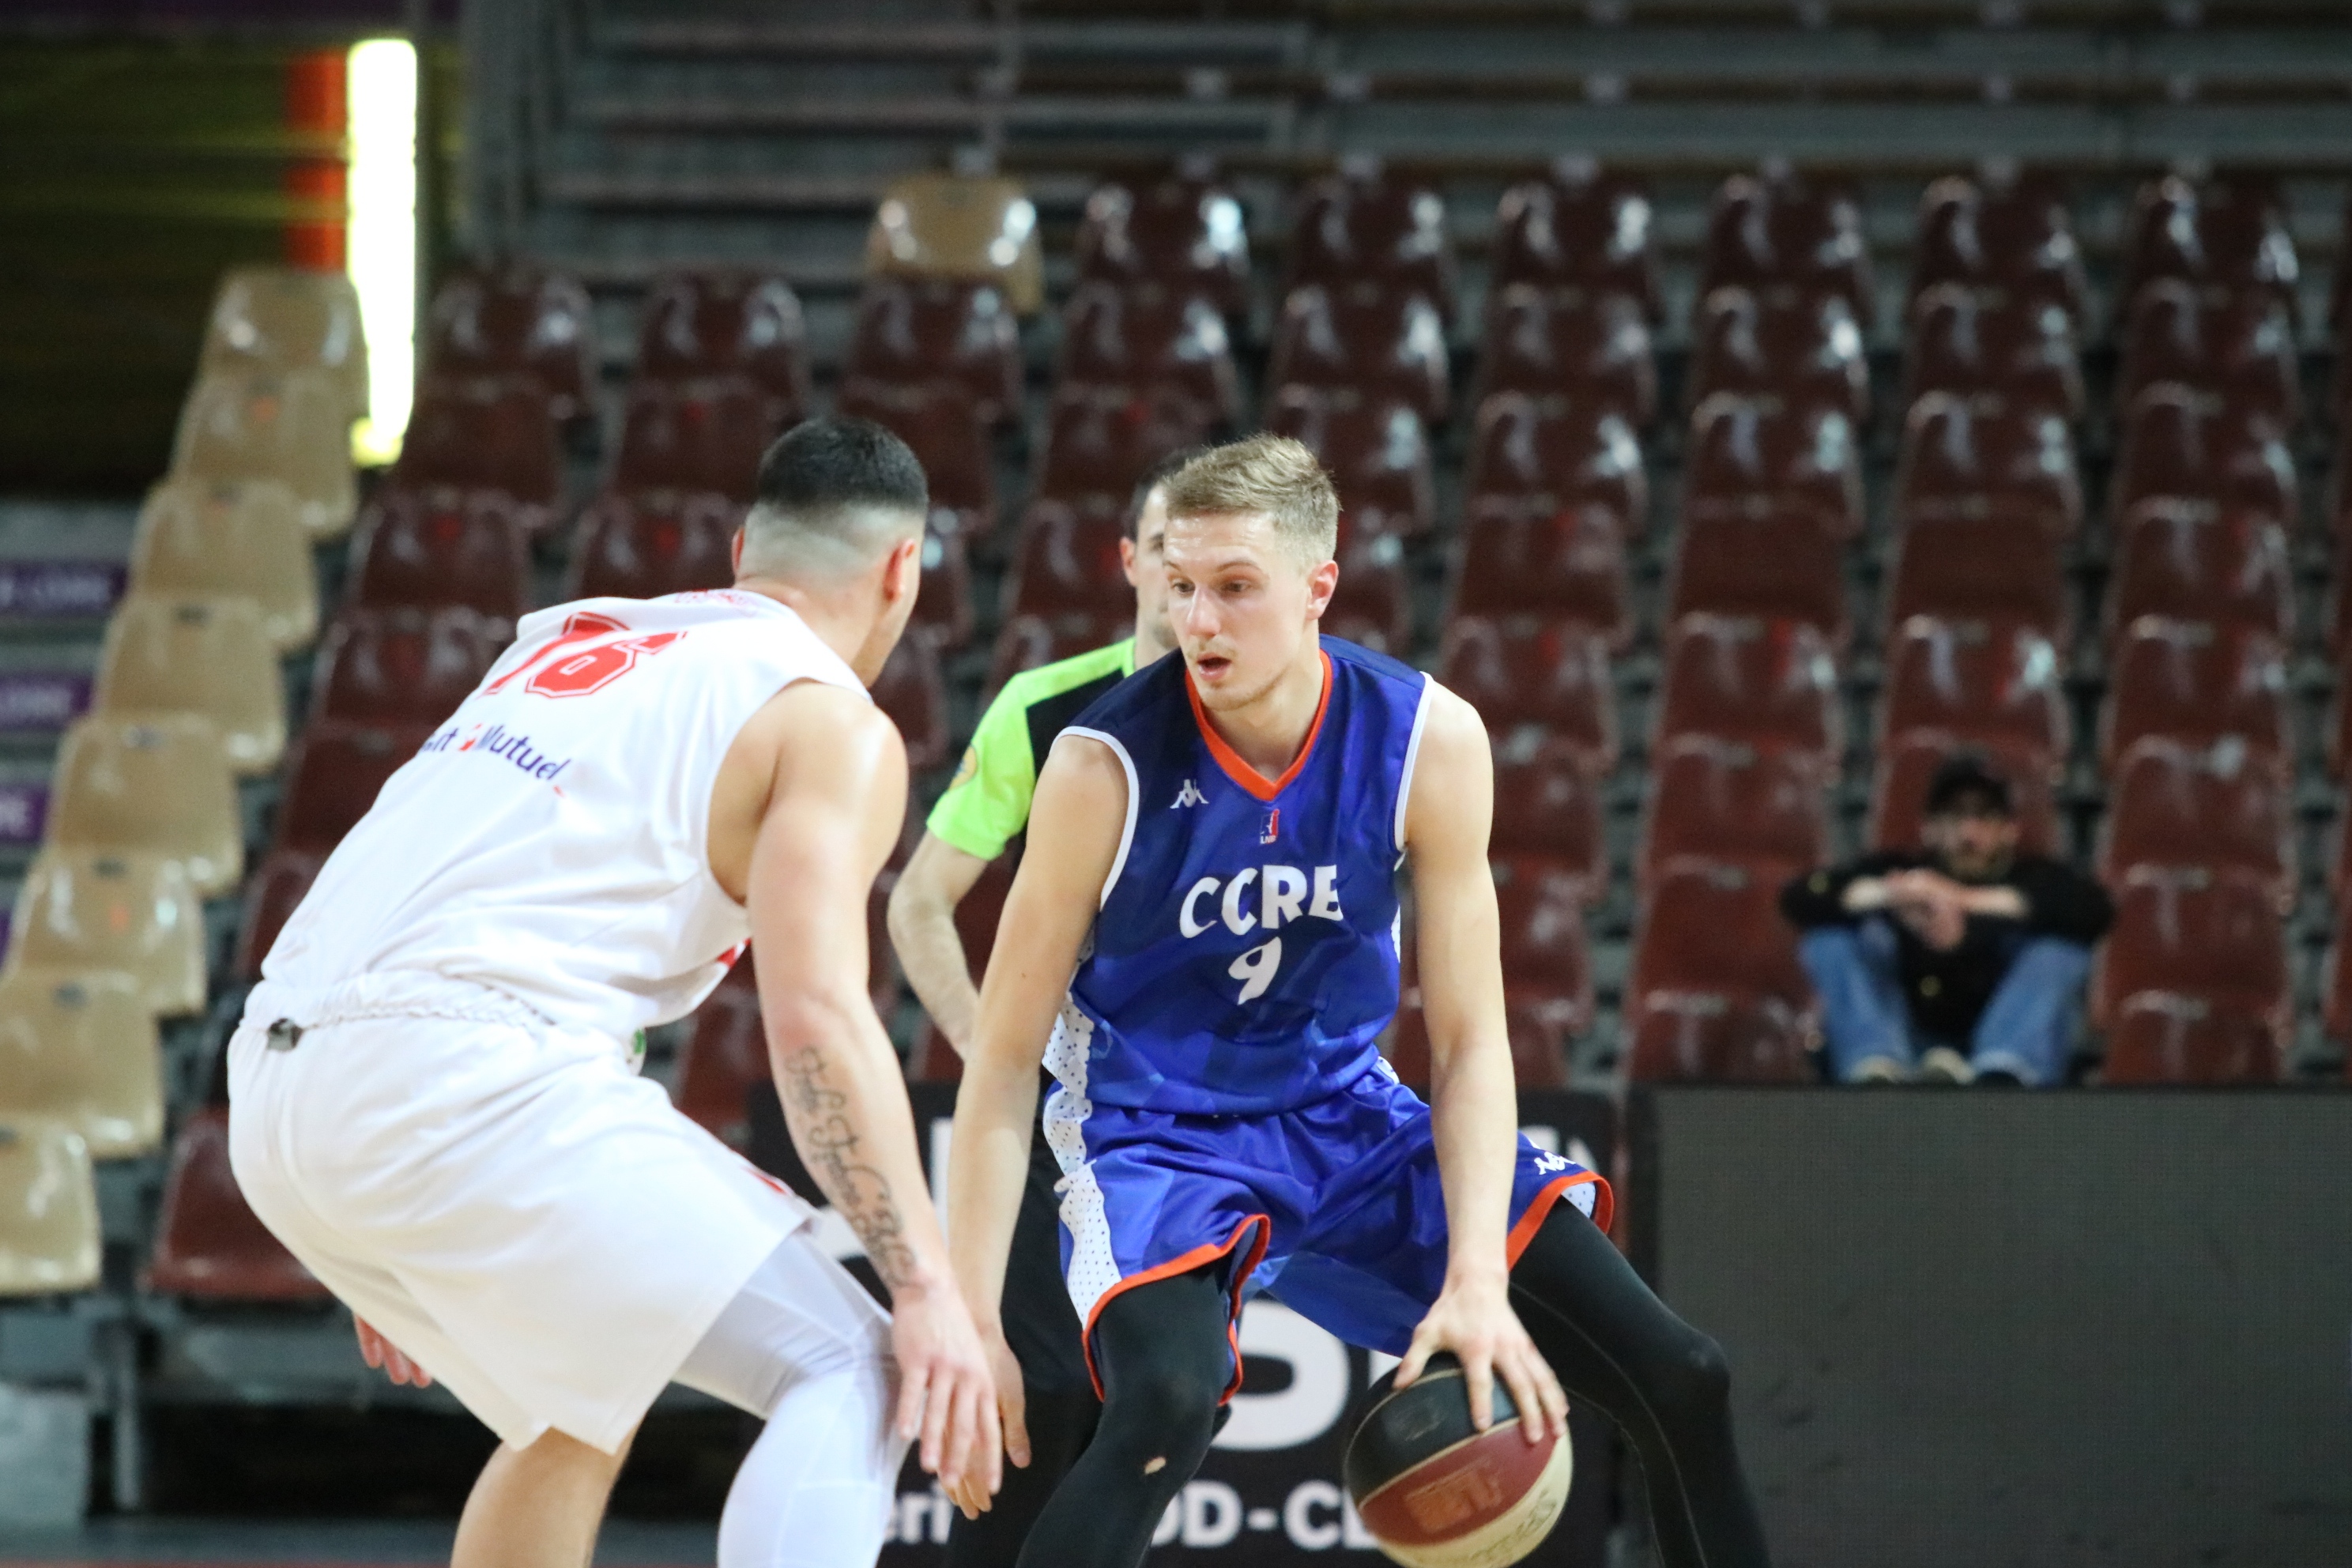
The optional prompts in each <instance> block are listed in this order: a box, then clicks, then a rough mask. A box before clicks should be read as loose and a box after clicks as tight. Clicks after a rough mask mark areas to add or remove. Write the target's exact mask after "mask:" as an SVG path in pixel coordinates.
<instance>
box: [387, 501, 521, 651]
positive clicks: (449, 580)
mask: <svg viewBox="0 0 2352 1568" xmlns="http://www.w3.org/2000/svg"><path fill="white" fill-rule="evenodd" d="M346 581H347V584H348V586H347V588H346V590H345V596H346V598H347V600H348V602H350V603H352V604H354V605H420V606H426V607H430V606H433V605H465V606H467V608H468V609H473V610H478V611H479V612H481V613H482V614H483V615H486V616H495V617H497V618H499V619H500V620H503V621H505V622H507V623H508V624H509V625H511V624H512V623H513V622H515V621H517V620H519V619H520V618H521V617H522V616H524V615H525V614H526V613H527V612H529V610H530V607H531V602H532V594H531V581H530V542H529V530H528V528H527V526H526V524H525V522H524V520H523V518H522V516H521V514H520V512H519V511H518V510H517V509H516V507H515V505H514V503H513V501H512V500H510V499H509V498H508V497H506V496H504V495H501V494H499V492H497V491H494V490H458V489H449V488H448V487H446V486H436V487H434V488H432V489H424V490H409V489H400V488H399V487H397V486H394V485H383V486H379V487H378V488H377V489H376V492H375V494H373V496H370V497H369V498H368V504H367V508H366V510H364V511H362V513H361V514H360V521H359V526H358V527H357V528H356V529H355V530H353V531H352V547H351V563H350V565H349V566H348V567H347V568H346Z"/></svg>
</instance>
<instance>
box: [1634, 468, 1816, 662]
mask: <svg viewBox="0 0 2352 1568" xmlns="http://www.w3.org/2000/svg"><path fill="white" fill-rule="evenodd" d="M1844 555H1845V550H1844V541H1843V539H1842V538H1841V537H1840V533H1839V529H1838V524H1837V523H1836V521H1834V520H1832V519H1830V518H1826V517H1823V516H1822V515H1821V514H1820V513H1818V512H1815V511H1813V510H1811V509H1809V508H1806V507H1804V506H1802V505H1790V506H1788V507H1785V508H1780V507H1773V506H1770V505H1769V503H1768V504H1765V505H1761V506H1759V507H1758V508H1757V509H1756V510H1753V511H1748V510H1741V511H1736V512H1733V511H1722V512H1716V513H1714V514H1712V515H1706V514H1702V515H1700V516H1698V517H1694V518H1692V519H1691V520H1690V521H1688V522H1687V523H1685V526H1684V528H1683V531H1682V538H1681V540H1680V541H1679V542H1678V544H1677V546H1676V549H1675V570H1674V587H1673V591H1672V593H1671V594H1670V595H1669V597H1668V603H1667V608H1666V615H1667V616H1668V617H1669V618H1670V619H1674V620H1679V619H1680V618H1681V617H1682V616H1691V615H1713V616H1771V617H1774V618H1776V619H1780V620H1788V621H1797V622H1801V623H1802V624H1804V625H1806V626H1811V627H1813V628H1814V629H1815V630H1817V631H1819V632H1820V633H1821V634H1822V637H1825V638H1827V639H1828V640H1829V642H1830V644H1831V646H1832V647H1843V645H1844V643H1845V640H1846V632H1847V630H1848V622H1847V619H1846V607H1845V570H1844Z"/></svg>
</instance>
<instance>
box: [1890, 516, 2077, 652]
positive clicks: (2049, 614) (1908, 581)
mask: <svg viewBox="0 0 2352 1568" xmlns="http://www.w3.org/2000/svg"><path fill="white" fill-rule="evenodd" d="M2065 545H2066V542H2065V539H2064V537H2063V535H2061V534H2059V533H2058V532H2056V531H2054V530H2053V528H2052V526H2051V521H2050V519H2049V518H2048V517H2047V516H2041V517H2037V516H2035V515H2033V514H2032V513H2030V512H2019V511H2011V510H2005V509H2003V510H1988V511H1987V512H1986V513H1985V514H1984V515H1982V516H1979V517H1969V516H1949V517H1929V518H1922V519H1918V520H1915V521H1913V522H1912V524H1911V525H1910V526H1909V527H1908V528H1906V529H1905V530H1904V531H1903V532H1902V535H1901V542H1899V544H1898V545H1897V546H1896V553H1895V570H1894V572H1893V573H1892V574H1891V575H1890V577H1889V579H1888V584H1887V593H1886V616H1887V624H1888V625H1889V626H1901V625H1902V624H1903V623H1904V622H1905V621H1906V620H1908V619H1910V618H1911V617H1912V616H1939V617H1942V618H1944V619H1947V620H1984V621H2004V622H2008V623H2011V624H2013V625H2017V626H2031V627H2032V628H2033V629H2034V630H2035V631H2037V632H2040V633H2041V634H2042V636H2043V637H2047V638H2049V639H2050V641H2051V642H2052V643H2053V644H2054V645H2056V646H2058V647H2065V646H2066V645H2067V643H2068V642H2069V640H2070V637H2071V634H2072V632H2073V629H2074V585H2073V584H2071V583H2070V582H2069V581H2068V580H2067V577H2066V572H2065Z"/></svg>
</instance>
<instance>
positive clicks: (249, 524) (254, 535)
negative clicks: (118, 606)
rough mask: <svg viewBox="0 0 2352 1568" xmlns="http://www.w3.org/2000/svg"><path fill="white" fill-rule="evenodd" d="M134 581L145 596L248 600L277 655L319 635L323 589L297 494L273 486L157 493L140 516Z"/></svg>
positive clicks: (258, 482)
mask: <svg viewBox="0 0 2352 1568" xmlns="http://www.w3.org/2000/svg"><path fill="white" fill-rule="evenodd" d="M131 583H132V584H133V586H134V588H135V589H136V590H137V591H138V592H140V593H143V594H149V595H163V596H171V595H190V594H194V595H223V594H235V595H242V596H244V597H246V598H248V599H251V600H252V601H253V603H254V605H255V606H256V608H257V609H258V610H259V612H260V614H261V626H262V630H263V632H264V633H265V634H266V635H267V636H268V638H269V642H270V645H271V646H272V647H275V648H276V649H277V650H278V652H280V653H289V652H291V651H293V650H294V649H296V648H299V647H308V646H309V645H310V639H311V638H312V637H316V636H317V635H318V631H319V583H318V575H317V573H316V572H315V570H314V569H313V567H312V565H311V562H310V535H309V534H308V533H306V532H305V531H303V528H302V519H301V513H300V510H299V508H298V506H297V505H296V503H295V500H294V492H293V491H291V490H289V489H287V488H286V487H285V485H284V484H282V483H280V482H279V481H278V480H275V479H254V480H247V481H245V482H242V483H239V482H236V481H228V480H224V481H219V482H209V481H205V480H201V479H173V480H167V481H165V482H164V483H163V484H160V485H157V486H156V487H155V488H154V489H152V490H150V491H149V492H148V494H147V500H146V503H145V504H144V505H143V506H142V507H141V508H140V509H139V533H138V537H137V538H136V539H135V540H134V541H133V542H132V544H131Z"/></svg>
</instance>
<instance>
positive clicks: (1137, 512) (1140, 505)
mask: <svg viewBox="0 0 2352 1568" xmlns="http://www.w3.org/2000/svg"><path fill="white" fill-rule="evenodd" d="M1207 450H1208V448H1207V447H1185V448H1183V449H1182V450H1181V451H1176V452H1171V453H1169V454H1168V455H1167V456H1166V457H1164V458H1160V460H1159V461H1158V462H1156V463H1154V464H1152V465H1151V467H1150V468H1146V469H1144V470H1143V477H1142V478H1141V479H1138V480H1136V481H1135V493H1134V494H1133V495H1130V496H1129V497H1128V498H1127V536H1128V537H1129V539H1133V538H1134V537H1135V536H1136V531H1138V530H1139V529H1140V528H1141V527H1142V526H1143V509H1144V508H1145V507H1147V506H1149V505H1150V503H1151V492H1152V491H1153V490H1156V489H1159V488H1160V486H1162V485H1164V484H1166V483H1167V482H1168V481H1169V480H1171V479H1174V478H1175V477H1176V475H1177V473H1178V472H1179V471H1180V470H1181V468H1183V467H1184V465H1185V464H1187V463H1189V462H1191V461H1192V459H1193V458H1197V457H1199V456H1200V455H1201V454H1202V453H1203V452H1205V451H1207Z"/></svg>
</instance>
